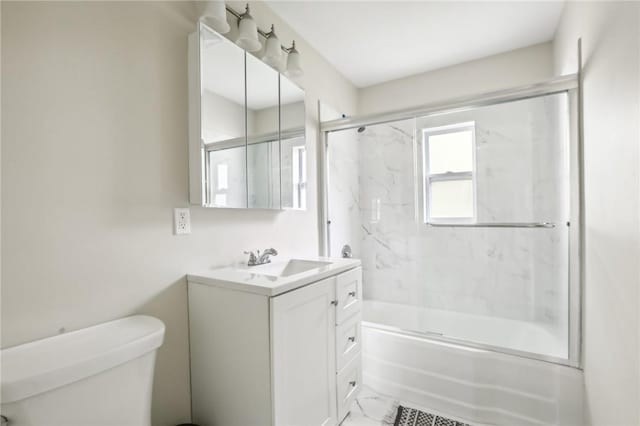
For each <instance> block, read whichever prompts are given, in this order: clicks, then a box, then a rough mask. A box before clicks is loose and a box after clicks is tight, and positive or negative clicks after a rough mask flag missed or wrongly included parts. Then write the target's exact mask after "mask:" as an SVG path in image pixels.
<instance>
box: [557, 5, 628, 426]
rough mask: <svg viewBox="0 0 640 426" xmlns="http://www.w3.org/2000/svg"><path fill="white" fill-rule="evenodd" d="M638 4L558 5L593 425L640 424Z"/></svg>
mask: <svg viewBox="0 0 640 426" xmlns="http://www.w3.org/2000/svg"><path fill="white" fill-rule="evenodd" d="M639 28H640V4H639V3H636V2H629V3H623V2H593V3H591V2H567V4H566V6H565V10H564V12H563V16H562V19H561V21H560V26H559V29H558V32H557V34H556V38H555V42H554V55H555V64H556V71H557V72H558V73H559V74H565V73H569V72H575V71H576V69H577V68H576V42H577V39H578V38H579V37H582V43H583V44H582V46H583V58H584V60H583V62H584V68H583V70H584V174H585V180H584V184H585V195H584V203H585V224H584V226H585V282H584V286H585V288H584V332H583V337H584V341H583V348H584V373H585V385H586V401H587V404H586V410H587V413H586V414H587V418H588V419H589V420H590V423H591V424H593V425H632V424H633V425H637V424H640V348H639V345H640V340H639V339H640V336H639V324H640V300H639V297H640V289H639V287H640V284H639V282H640V262H639V259H640V221H639V219H640V207H639V204H640V203H639V197H640V182H639V179H640V174H639V169H640V167H639V166H640V164H639V162H640V155H639V147H640V124H639V118H640V30H639Z"/></svg>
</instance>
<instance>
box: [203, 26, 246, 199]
mask: <svg viewBox="0 0 640 426" xmlns="http://www.w3.org/2000/svg"><path fill="white" fill-rule="evenodd" d="M244 67H245V53H244V51H243V50H242V49H239V48H238V46H236V45H235V44H233V43H232V42H230V41H229V40H227V39H226V38H224V37H223V36H221V35H219V34H217V33H216V32H215V31H213V30H211V29H209V28H208V27H207V26H206V25H204V24H202V23H201V24H200V82H201V86H200V90H201V96H200V98H201V103H200V107H201V113H200V117H201V118H200V120H201V137H202V146H203V156H204V158H203V162H204V167H203V174H204V176H203V180H204V185H203V187H204V191H203V192H204V204H205V205H206V206H209V207H234V208H246V207H247V161H246V153H247V148H246V138H245V127H246V114H245V73H244Z"/></svg>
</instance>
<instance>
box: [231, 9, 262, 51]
mask: <svg viewBox="0 0 640 426" xmlns="http://www.w3.org/2000/svg"><path fill="white" fill-rule="evenodd" d="M236 44H237V45H238V46H240V47H242V48H243V49H244V50H246V51H248V52H257V51H258V50H260V49H262V44H261V43H260V40H258V26H257V25H256V21H254V20H253V17H252V16H251V14H250V13H249V3H247V6H246V8H245V11H244V13H243V14H241V15H240V17H239V18H238V39H237V40H236Z"/></svg>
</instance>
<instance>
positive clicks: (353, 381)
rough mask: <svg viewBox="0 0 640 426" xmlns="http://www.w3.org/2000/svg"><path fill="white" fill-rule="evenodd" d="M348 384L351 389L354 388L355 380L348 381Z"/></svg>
mask: <svg viewBox="0 0 640 426" xmlns="http://www.w3.org/2000/svg"><path fill="white" fill-rule="evenodd" d="M349 384H350V385H351V387H352V388H355V387H356V385H357V383H356V381H355V380H352V381H350V382H349Z"/></svg>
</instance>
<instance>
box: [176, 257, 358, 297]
mask: <svg viewBox="0 0 640 426" xmlns="http://www.w3.org/2000/svg"><path fill="white" fill-rule="evenodd" d="M358 266H360V261H359V260H358V259H342V258H336V259H331V258H327V257H316V258H310V259H308V258H307V259H295V258H294V259H291V258H284V259H283V258H280V259H277V258H275V259H272V260H271V263H266V264H263V265H256V266H249V265H247V264H246V263H242V264H235V265H230V266H224V267H222V268H214V269H209V270H205V271H202V272H201V273H197V274H188V275H187V280H188V281H189V282H190V283H198V284H204V285H210V286H214V287H221V288H226V289H230V290H242V291H248V292H251V293H257V294H262V295H266V296H269V297H273V296H277V295H279V294H282V293H286V292H288V291H291V290H295V289H296V288H299V287H302V286H304V285H307V284H311V283H314V282H316V281H319V280H322V279H324V278H327V277H330V276H332V275H336V274H339V273H341V272H344V271H347V270H349V269H353V268H355V267H358Z"/></svg>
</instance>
